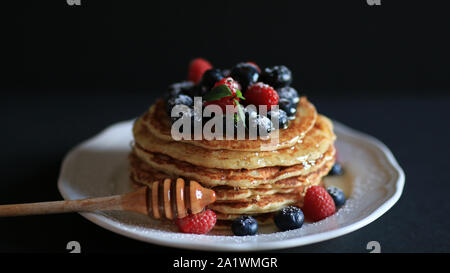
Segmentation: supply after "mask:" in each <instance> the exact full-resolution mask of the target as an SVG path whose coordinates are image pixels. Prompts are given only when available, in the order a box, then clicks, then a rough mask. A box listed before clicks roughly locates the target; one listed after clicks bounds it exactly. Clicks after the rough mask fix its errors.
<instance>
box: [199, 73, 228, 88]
mask: <svg viewBox="0 0 450 273" xmlns="http://www.w3.org/2000/svg"><path fill="white" fill-rule="evenodd" d="M223 78H224V76H223V72H222V70H220V69H218V68H213V69H209V70H206V71H205V73H204V74H203V77H202V80H201V81H200V85H201V86H204V87H205V88H206V89H207V90H210V89H211V88H213V86H214V85H215V84H216V83H217V82H218V81H220V80H221V79H223Z"/></svg>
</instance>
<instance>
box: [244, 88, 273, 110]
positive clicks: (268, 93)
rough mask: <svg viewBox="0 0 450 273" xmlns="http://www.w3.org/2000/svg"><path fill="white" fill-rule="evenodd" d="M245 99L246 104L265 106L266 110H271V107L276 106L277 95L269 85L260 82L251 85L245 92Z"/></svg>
mask: <svg viewBox="0 0 450 273" xmlns="http://www.w3.org/2000/svg"><path fill="white" fill-rule="evenodd" d="M245 99H246V101H245V102H246V103H247V104H254V105H255V106H258V105H266V106H267V108H268V110H270V109H271V108H272V105H277V104H278V100H279V97H278V93H277V91H275V89H273V88H272V87H271V86H270V85H267V84H264V83H262V82H257V83H255V84H253V85H251V86H250V87H249V88H248V89H247V92H245Z"/></svg>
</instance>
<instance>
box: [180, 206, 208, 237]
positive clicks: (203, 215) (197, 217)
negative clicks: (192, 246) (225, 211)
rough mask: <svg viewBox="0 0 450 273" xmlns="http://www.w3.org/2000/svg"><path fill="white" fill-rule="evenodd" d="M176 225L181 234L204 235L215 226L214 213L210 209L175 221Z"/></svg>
mask: <svg viewBox="0 0 450 273" xmlns="http://www.w3.org/2000/svg"><path fill="white" fill-rule="evenodd" d="M176 224H177V226H178V228H179V229H180V231H181V232H184V233H194V234H205V233H208V232H209V231H210V230H211V229H212V228H213V227H214V225H215V224H216V213H215V212H214V211H212V210H210V209H207V210H205V211H202V212H200V213H197V214H191V215H188V216H186V217H184V218H181V219H177V220H176Z"/></svg>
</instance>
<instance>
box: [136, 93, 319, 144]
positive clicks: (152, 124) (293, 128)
mask: <svg viewBox="0 0 450 273" xmlns="http://www.w3.org/2000/svg"><path fill="white" fill-rule="evenodd" d="M316 117H317V111H316V108H315V107H314V105H313V104H311V103H310V102H309V101H308V100H307V98H306V97H301V98H300V102H299V103H298V106H297V113H296V118H295V119H294V120H292V121H290V123H289V127H288V128H287V129H283V130H278V132H279V141H278V144H277V145H270V140H262V139H257V140H246V141H242V140H236V139H233V140H205V139H203V140H180V141H181V142H185V143H189V144H192V145H195V146H199V147H202V148H205V149H213V150H217V149H219V150H239V151H261V150H262V149H263V147H264V149H266V150H278V149H283V148H288V147H292V146H294V145H296V143H297V142H298V141H299V140H301V139H302V138H303V137H304V136H305V135H306V133H307V132H308V131H309V130H310V129H311V128H312V127H313V125H314V123H315V122H316ZM141 120H142V123H143V125H144V126H146V128H147V129H148V130H149V132H150V133H152V134H153V135H154V136H155V137H156V138H158V139H160V140H163V141H173V139H172V136H171V124H170V119H169V117H168V116H167V114H166V111H165V103H164V101H163V100H158V101H157V102H156V103H155V104H153V105H152V106H151V107H150V109H149V111H148V112H147V113H146V114H144V115H143V116H142V118H141Z"/></svg>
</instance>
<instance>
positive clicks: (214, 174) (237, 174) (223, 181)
mask: <svg viewBox="0 0 450 273" xmlns="http://www.w3.org/2000/svg"><path fill="white" fill-rule="evenodd" d="M334 154H335V149H334V146H330V147H329V149H328V150H327V152H326V153H325V154H324V155H322V156H321V157H320V158H318V159H317V160H316V161H314V162H309V163H308V164H297V165H294V166H289V167H264V168H259V169H254V170H246V169H241V170H224V169H214V168H202V167H199V166H195V165H192V164H190V163H186V162H183V161H180V160H176V159H173V158H170V157H168V156H165V155H161V154H155V153H149V152H146V153H145V154H142V152H140V151H139V150H136V149H134V150H133V153H132V154H131V155H130V172H131V174H132V175H133V176H134V178H135V180H137V181H139V182H142V183H149V182H152V181H154V180H151V179H155V178H154V177H155V176H156V174H155V173H156V172H160V174H159V177H162V176H164V175H166V176H168V177H170V178H177V177H184V178H188V179H192V180H195V181H198V182H200V183H202V184H203V185H205V186H209V187H215V186H230V187H233V188H234V187H239V188H241V189H242V188H255V187H264V188H287V187H293V186H298V185H299V182H298V181H296V180H292V179H291V180H286V179H287V178H290V177H295V176H303V175H307V174H310V173H313V172H315V171H317V170H319V169H320V168H322V167H323V166H324V165H325V164H326V163H327V162H331V164H332V163H333V162H334ZM138 155H139V156H138ZM327 172H328V171H327ZM148 180H150V181H148Z"/></svg>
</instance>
